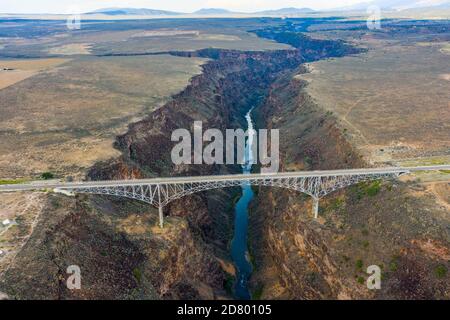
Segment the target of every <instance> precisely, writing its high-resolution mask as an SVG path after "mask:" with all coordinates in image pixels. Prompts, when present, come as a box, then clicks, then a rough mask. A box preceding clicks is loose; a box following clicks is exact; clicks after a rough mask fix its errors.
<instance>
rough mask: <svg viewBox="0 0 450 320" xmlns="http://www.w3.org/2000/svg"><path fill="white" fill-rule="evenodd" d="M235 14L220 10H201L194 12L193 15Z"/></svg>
mask: <svg viewBox="0 0 450 320" xmlns="http://www.w3.org/2000/svg"><path fill="white" fill-rule="evenodd" d="M233 13H236V12H232V11H230V10H226V9H221V8H203V9H200V10H198V11H195V12H194V14H212V15H213V14H233Z"/></svg>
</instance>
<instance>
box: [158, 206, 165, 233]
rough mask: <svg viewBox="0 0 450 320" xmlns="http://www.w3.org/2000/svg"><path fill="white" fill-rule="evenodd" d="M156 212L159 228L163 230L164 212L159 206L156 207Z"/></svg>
mask: <svg viewBox="0 0 450 320" xmlns="http://www.w3.org/2000/svg"><path fill="white" fill-rule="evenodd" d="M158 211H159V227H160V228H161V229H162V228H164V212H163V207H162V206H159V207H158Z"/></svg>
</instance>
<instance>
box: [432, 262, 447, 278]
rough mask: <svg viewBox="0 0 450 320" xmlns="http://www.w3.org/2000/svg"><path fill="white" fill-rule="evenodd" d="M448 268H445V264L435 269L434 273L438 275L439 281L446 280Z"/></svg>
mask: <svg viewBox="0 0 450 320" xmlns="http://www.w3.org/2000/svg"><path fill="white" fill-rule="evenodd" d="M447 272H448V270H447V267H446V266H444V265H443V264H440V265H438V266H437V267H436V269H434V273H435V274H436V277H438V278H439V279H442V278H444V277H445V276H446V275H447Z"/></svg>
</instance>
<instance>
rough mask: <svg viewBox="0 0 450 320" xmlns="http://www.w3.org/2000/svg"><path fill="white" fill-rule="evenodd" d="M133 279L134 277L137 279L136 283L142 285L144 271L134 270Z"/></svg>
mask: <svg viewBox="0 0 450 320" xmlns="http://www.w3.org/2000/svg"><path fill="white" fill-rule="evenodd" d="M133 277H134V279H136V282H137V283H138V284H140V283H141V280H142V271H141V269H139V268H134V269H133Z"/></svg>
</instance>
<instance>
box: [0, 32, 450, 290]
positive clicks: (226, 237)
mask: <svg viewBox="0 0 450 320" xmlns="http://www.w3.org/2000/svg"><path fill="white" fill-rule="evenodd" d="M257 34H258V35H259V36H262V37H267V38H270V39H273V40H276V41H279V42H283V43H287V44H290V45H292V46H293V49H291V50H275V51H261V52H257V51H254V52H252V51H236V50H223V49H204V50H198V51H194V52H172V53H171V54H174V55H180V56H184V57H202V58H208V59H210V61H209V62H207V63H206V64H205V65H203V66H202V68H203V72H202V74H200V75H198V76H195V77H194V78H192V80H191V82H190V84H189V86H188V87H187V88H186V89H185V90H183V91H182V92H180V93H179V94H177V95H175V96H173V98H172V100H171V101H170V102H168V103H167V104H166V105H164V106H162V107H161V108H159V109H158V110H156V111H154V112H153V113H151V114H150V115H148V117H146V118H145V119H143V120H141V121H139V122H137V123H133V124H131V125H130V126H129V129H128V132H127V133H126V134H124V135H122V136H119V137H118V138H117V141H116V144H115V146H116V148H117V149H118V150H120V151H121V153H122V156H121V157H119V158H117V159H115V160H114V161H108V162H103V163H98V164H96V165H95V166H94V167H93V168H91V170H90V171H89V174H88V177H87V178H88V179H91V180H102V179H129V178H144V177H155V176H182V175H184V176H190V175H210V174H223V173H237V172H240V170H241V168H240V167H239V166H225V165H213V166H208V165H178V166H177V165H174V164H173V163H172V162H171V159H170V150H171V148H172V147H173V142H172V141H171V140H170V137H171V133H172V131H173V130H175V129H178V128H186V129H189V130H190V131H192V130H193V128H192V125H193V122H194V121H199V120H200V121H203V126H204V129H207V128H218V129H221V130H223V131H224V130H225V129H228V128H246V121H245V115H246V114H247V112H248V111H249V110H250V109H251V108H254V111H253V114H254V119H255V125H256V128H268V129H270V128H277V129H279V130H280V137H281V141H280V143H281V144H280V151H281V167H280V171H287V170H307V169H338V168H339V169H340V168H352V167H364V166H366V163H365V161H364V159H363V158H362V157H361V156H360V155H359V154H358V152H357V151H356V150H355V148H354V147H353V146H352V145H351V144H350V142H348V141H347V139H346V137H345V133H344V132H341V130H340V129H339V128H338V126H337V125H336V119H335V117H334V116H333V115H332V114H330V113H329V112H326V111H325V110H323V109H321V108H320V106H318V105H317V104H315V103H314V101H312V99H311V98H310V97H309V96H308V95H307V94H306V93H305V91H304V88H305V86H306V85H307V84H306V83H305V82H304V81H302V80H301V79H299V78H298V77H296V75H298V74H301V73H304V72H307V70H306V68H304V66H303V65H302V64H303V63H305V62H311V61H315V60H320V59H325V58H330V57H342V56H344V55H348V54H358V53H360V52H361V51H362V50H361V49H358V48H354V47H352V46H350V45H348V44H346V43H344V42H342V41H331V40H315V39H311V38H309V37H306V36H304V35H301V34H298V33H295V32H289V31H286V30H283V31H282V32H278V31H276V30H264V31H261V32H259V33H257ZM373 189H376V192H373V191H371V190H373ZM407 189H408V186H407V185H406V184H405V183H403V182H382V183H378V182H376V183H375V184H372V183H371V184H361V185H357V186H355V187H352V188H349V190H345V191H341V192H338V193H336V194H334V195H331V196H330V197H327V199H326V200H325V201H324V202H323V204H322V206H321V218H320V219H319V221H314V220H313V219H312V217H311V216H310V213H309V211H310V202H309V200H308V199H307V198H306V197H304V196H302V195H301V194H297V193H294V192H291V191H287V190H277V189H267V188H263V187H261V188H258V189H254V190H253V191H254V193H255V198H254V201H253V202H252V203H251V204H250V214H249V219H250V223H249V225H250V229H249V251H250V256H251V258H250V260H251V263H252V267H253V275H252V277H251V279H250V292H251V294H252V297H253V298H255V299H259V298H262V299H274V298H287V299H314V298H326V299H336V298H343V299H345V298H442V297H446V296H447V295H448V292H449V284H448V283H445V282H442V281H438V280H436V279H434V278H433V276H432V275H430V274H429V273H428V272H427V270H426V268H427V266H428V265H438V264H440V263H445V262H443V261H445V259H446V258H445V257H447V256H446V255H445V252H446V251H445V250H447V247H446V244H445V241H446V240H445V239H448V232H449V231H448V230H446V229H445V227H443V226H442V225H441V224H440V223H439V222H437V221H436V217H437V216H439V215H440V214H441V213H440V212H439V211H433V213H431V214H430V213H428V214H424V212H425V211H427V209H426V203H427V202H420V203H419V202H418V201H417V199H415V198H414V197H411V196H409V194H408V190H407ZM240 196H241V190H240V189H239V188H235V189H227V190H215V191H207V192H203V193H199V194H195V195H192V196H189V197H186V198H183V199H181V200H178V201H175V202H173V203H172V204H170V205H169V206H168V207H167V208H166V209H165V215H166V218H167V219H166V221H167V223H166V226H165V228H164V229H163V230H160V229H159V228H158V226H157V213H156V210H155V209H153V208H149V207H148V206H146V205H144V204H139V203H136V202H133V201H125V200H123V199H117V198H112V197H102V196H86V195H79V196H77V197H76V198H75V199H71V198H65V197H63V196H61V195H56V194H52V195H49V197H48V201H47V203H46V209H45V213H44V216H43V219H42V222H41V223H39V224H38V225H37V226H36V229H35V231H34V233H33V235H32V237H31V239H30V241H29V242H28V244H27V245H26V246H25V247H24V248H23V250H22V251H21V253H20V254H19V255H18V257H17V259H16V262H15V264H14V265H13V266H12V267H11V268H10V269H9V270H8V271H7V272H6V273H5V276H4V277H3V278H2V279H1V280H0V289H1V290H0V291H4V292H6V293H7V294H8V295H10V296H11V297H15V298H43V297H44V298H62V299H68V298H80V299H86V298H92V299H105V298H106V299H130V298H140V299H149V298H151V299H222V298H233V296H234V293H233V288H234V283H235V281H236V279H235V277H236V271H235V268H234V266H233V263H232V260H231V256H230V245H231V240H232V238H233V232H234V205H235V202H236V201H237V199H239V197H240ZM425 200H427V199H425ZM427 201H428V202H429V203H431V200H430V199H428V200H427ZM424 203H425V204H424ZM425 230H427V232H426V234H427V235H426V237H423V236H422V235H423V234H425ZM424 243H425V244H426V243H429V245H428V246H427V245H424ZM430 246H431V248H432V249H429V248H430ZM423 248H425V249H423ZM436 252H438V254H436ZM442 252H444V253H442ZM71 264H78V265H80V267H81V268H82V270H83V283H84V285H85V287H84V288H85V289H83V290H80V291H77V292H72V291H69V290H68V289H67V288H66V287H65V277H66V273H65V266H66V265H71ZM368 264H382V265H383V268H384V269H385V270H386V278H385V280H384V281H385V285H384V286H383V289H382V290H380V291H379V292H368V291H367V290H366V289H365V286H364V285H362V284H361V280H360V279H361V278H362V277H363V276H364V272H363V271H364V268H365V267H366V266H367V265H368ZM23 275H25V276H23ZM49 279H58V281H50V280H49ZM363 279H364V278H363ZM30 281H32V282H33V283H34V285H33V286H32V287H31V288H30V286H29V282H30Z"/></svg>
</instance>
